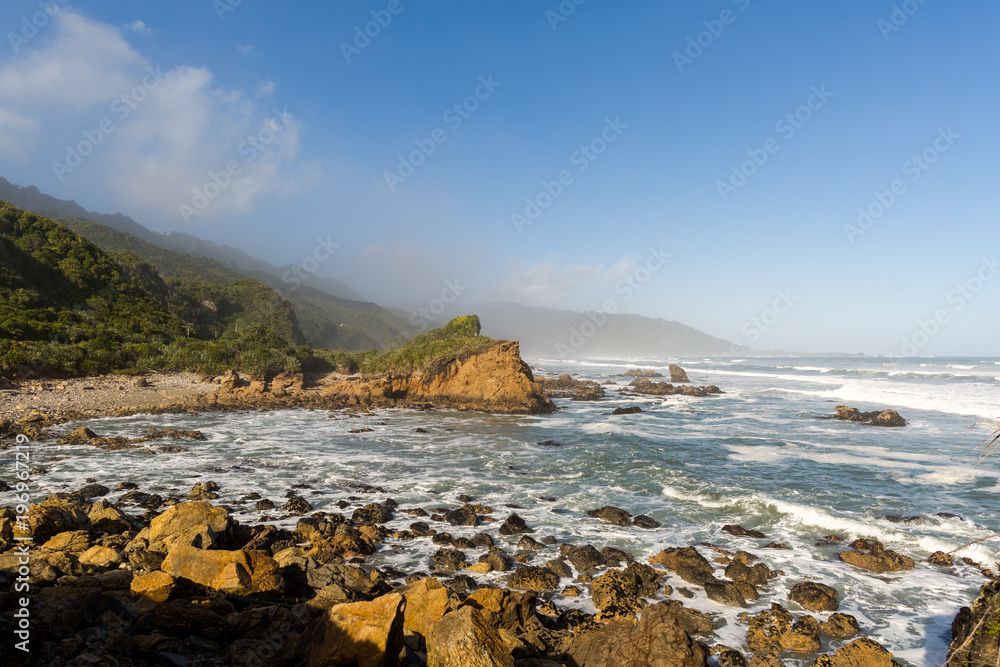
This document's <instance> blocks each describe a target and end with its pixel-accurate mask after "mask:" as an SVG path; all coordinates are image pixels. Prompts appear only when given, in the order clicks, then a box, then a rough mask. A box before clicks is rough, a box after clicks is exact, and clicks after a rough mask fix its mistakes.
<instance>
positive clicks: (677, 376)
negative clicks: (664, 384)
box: [670, 364, 691, 383]
mask: <svg viewBox="0 0 1000 667" xmlns="http://www.w3.org/2000/svg"><path fill="white" fill-rule="evenodd" d="M670 381H671V382H681V383H683V382H690V381H691V380H689V379H688V374H687V372H686V371H685V370H684V369H683V368H681V367H680V366H678V365H677V364H670Z"/></svg>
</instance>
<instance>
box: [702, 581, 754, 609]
mask: <svg viewBox="0 0 1000 667" xmlns="http://www.w3.org/2000/svg"><path fill="white" fill-rule="evenodd" d="M705 594H706V595H708V599H709V600H713V601H715V602H718V603H719V604H724V605H728V606H730V607H745V606H747V602H746V598H745V597H744V596H743V593H742V592H741V591H740V587H739V586H737V585H736V583H735V582H732V581H709V582H707V583H705Z"/></svg>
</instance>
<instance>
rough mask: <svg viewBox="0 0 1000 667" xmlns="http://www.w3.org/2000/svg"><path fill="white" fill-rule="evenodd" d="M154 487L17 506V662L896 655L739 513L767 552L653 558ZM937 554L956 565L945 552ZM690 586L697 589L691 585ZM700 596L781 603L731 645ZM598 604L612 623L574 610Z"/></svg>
mask: <svg viewBox="0 0 1000 667" xmlns="http://www.w3.org/2000/svg"><path fill="white" fill-rule="evenodd" d="M78 431H83V429H78ZM74 434H76V435H77V437H84V436H86V435H87V434H85V433H78V432H74ZM199 436H200V434H199V433H197V432H189V433H185V434H179V435H177V436H176V437H177V438H179V439H183V438H195V439H196V438H198V437H199ZM304 486H307V485H303V486H300V487H299V488H303V487H304ZM135 487H136V485H135V484H130V483H124V484H121V485H119V489H118V490H119V491H127V492H126V493H125V494H124V495H122V496H120V497H119V499H118V501H117V502H115V503H111V502H109V501H108V500H106V499H103V498H104V496H107V495H109V493H110V492H111V491H110V489H109V488H108V487H106V486H102V485H100V484H97V483H90V484H88V485H87V486H85V487H83V488H81V489H78V490H76V491H74V492H71V493H58V494H52V495H50V496H49V497H48V498H46V499H45V500H44V501H43V502H41V503H39V504H33V505H31V506H30V508H29V509H28V512H27V516H28V518H27V520H26V521H24V522H21V521H19V519H18V517H17V514H16V513H15V511H14V510H12V509H4V510H0V585H2V586H3V587H4V589H5V590H8V591H10V593H9V594H8V595H7V596H4V597H3V598H0V608H2V609H3V616H2V620H0V633H2V634H3V635H4V636H5V637H10V636H12V635H13V633H14V630H15V629H16V627H15V626H16V619H15V618H14V616H13V612H14V610H15V609H16V606H17V601H16V600H17V596H15V595H14V594H13V592H14V590H15V584H16V583H17V582H20V581H23V582H25V584H26V586H27V587H28V588H30V594H31V607H30V609H31V616H30V619H31V623H30V632H31V635H30V637H31V644H30V645H31V647H32V652H31V660H30V661H28V660H25V659H24V656H23V655H19V653H18V652H16V651H14V652H8V653H7V655H6V656H5V662H4V664H33V665H70V664H74V665H84V664H102V665H144V664H173V665H248V666H249V665H265V664H267V665H274V666H276V667H280V666H284V665H289V666H290V665H343V666H345V667H346V666H348V665H355V664H357V665H407V666H410V665H413V666H418V665H431V666H458V665H505V666H514V665H516V666H519V667H557V666H567V667H568V666H574V665H575V666H577V667H592V666H608V667H610V666H612V665H614V666H620V665H631V666H634V667H639V666H645V665H650V666H652V665H679V666H685V667H686V666H691V667H694V666H697V667H703V666H706V665H709V664H710V659H712V660H714V661H715V662H712V663H711V664H716V663H717V664H719V665H721V666H725V667H734V666H739V665H755V666H773V665H781V664H784V663H783V662H782V660H786V659H797V660H798V661H802V660H807V662H800V664H810V665H815V666H816V667H830V666H833V667H841V666H842V667H848V666H851V667H864V666H886V667H889V666H891V665H894V664H896V663H895V662H893V661H892V655H891V653H889V652H888V651H887V650H885V649H884V648H883V647H882V646H880V645H879V644H878V643H877V642H875V641H873V640H871V639H870V638H867V637H865V636H864V631H863V629H862V628H861V624H860V623H859V622H858V620H857V619H856V618H854V617H853V616H851V615H849V614H845V613H841V612H840V611H838V610H839V608H840V603H841V601H842V599H843V596H844V593H842V592H841V591H838V590H837V589H835V588H834V587H832V586H829V585H826V584H824V583H822V582H821V581H816V580H814V579H812V578H809V577H805V578H803V579H802V580H801V581H798V582H797V583H795V584H794V585H792V586H790V591H789V592H788V593H787V597H785V596H783V595H782V596H778V595H775V593H776V591H775V588H774V583H773V582H774V581H775V580H776V579H777V578H779V577H782V576H783V575H784V573H782V572H780V571H776V570H773V569H772V568H771V567H769V565H768V560H769V559H768V557H767V554H768V552H770V551H773V550H775V549H784V548H787V547H785V546H784V545H781V544H777V543H774V542H769V541H768V540H767V538H766V536H765V535H764V534H763V533H760V532H758V531H755V530H753V529H747V528H743V527H741V526H737V525H728V526H725V527H723V529H722V531H723V532H726V533H728V534H730V535H732V536H736V537H739V538H741V539H742V540H744V541H745V549H739V550H735V551H733V550H727V549H724V548H722V547H719V546H717V545H714V544H710V543H699V544H695V545H688V546H683V547H677V546H668V545H664V548H663V549H662V550H661V551H660V552H659V553H657V554H656V555H655V556H653V557H651V558H649V559H648V561H647V562H641V560H640V559H638V558H637V557H636V556H635V555H634V554H632V553H629V552H628V551H626V550H622V549H617V548H613V547H610V546H601V545H599V544H598V545H593V544H585V543H569V542H562V543H559V542H558V541H557V540H556V539H555V538H554V537H553V536H551V535H541V534H539V533H538V532H536V531H535V529H533V528H532V527H531V526H530V525H528V524H526V523H525V521H524V520H523V519H521V517H520V516H518V514H517V511H516V509H514V510H513V511H512V510H510V509H502V510H501V509H500V508H493V507H488V506H484V505H481V504H478V503H476V502H475V499H473V498H468V497H461V496H459V497H456V498H455V500H454V501H452V502H450V503H447V504H445V505H443V506H438V507H426V508H425V507H418V506H414V507H408V506H402V505H400V504H399V503H397V502H396V501H395V500H393V499H392V498H391V497H384V498H383V499H382V500H381V501H380V502H365V500H364V497H363V495H362V496H358V495H352V496H348V497H347V498H345V499H343V500H341V501H340V502H339V503H338V507H340V508H341V509H342V510H343V512H342V513H338V512H323V511H318V512H317V511H313V508H312V507H311V505H310V504H309V503H308V501H306V500H305V499H304V498H303V497H302V496H301V495H299V493H300V491H298V490H297V489H296V488H294V487H293V488H292V489H290V490H289V492H288V494H287V500H286V502H285V503H284V504H283V505H282V507H281V508H280V512H281V514H282V515H283V516H284V517H286V518H287V517H289V516H292V517H299V518H298V519H297V523H296V524H295V526H294V528H291V529H283V528H279V527H276V526H275V525H272V524H270V523H264V524H255V525H241V524H240V523H239V522H238V521H235V520H234V519H233V518H232V517H231V516H230V510H229V509H228V508H227V507H226V506H223V505H219V504H213V503H212V502H211V501H213V500H216V499H217V498H219V494H218V493H217V492H219V491H220V489H219V487H218V486H217V485H216V484H215V483H213V482H199V483H197V484H196V485H195V486H194V488H192V490H191V492H190V493H189V494H188V495H187V496H185V497H180V496H173V497H168V498H162V497H160V496H156V495H154V494H148V493H144V492H143V491H142V490H141V489H138V488H135ZM356 490H357V491H360V492H361V493H362V494H364V493H365V492H369V493H373V494H374V493H378V492H380V491H381V490H380V489H366V488H364V487H363V485H361V486H359V487H358V489H356ZM382 495H383V496H385V495H386V494H384V492H383V493H382ZM255 501H256V502H257V503H258V508H259V509H262V510H267V509H274V510H275V511H278V508H276V507H275V506H274V504H273V503H270V501H267V500H266V499H260V497H259V496H258V495H257V494H250V495H249V496H246V497H244V498H240V499H239V500H238V501H236V502H238V503H253V502H255ZM261 503H266V504H263V505H262V504H261ZM137 512H141V513H137ZM588 514H589V515H590V516H591V517H592V520H594V521H603V522H609V523H611V524H614V525H618V526H630V527H632V528H633V529H636V530H643V529H647V528H653V527H657V526H658V525H659V524H657V523H656V522H655V521H653V520H652V519H650V518H649V517H642V516H636V517H633V516H632V515H631V514H630V513H629V512H627V511H626V510H624V509H621V508H616V507H602V508H598V509H595V510H593V511H591V512H589V513H588ZM401 517H409V518H412V522H410V523H409V524H408V527H406V528H403V529H394V530H390V529H388V528H387V527H386V526H385V524H387V523H389V522H390V521H393V520H394V519H399V518H401ZM453 532H454V533H465V534H471V537H465V536H458V537H456V536H455V535H454V534H453ZM24 538H30V541H21V540H23V539H24ZM823 539H824V540H826V541H828V542H829V543H830V544H832V545H835V546H837V547H839V548H840V550H839V551H838V552H837V553H838V557H839V558H840V559H841V560H843V561H844V562H847V563H850V564H851V565H852V566H854V567H856V568H859V570H863V571H866V572H868V573H870V575H871V576H880V575H882V574H883V573H887V572H899V571H904V570H907V569H912V568H913V567H914V561H913V560H912V559H910V558H908V557H907V556H905V555H902V554H898V553H895V552H893V551H890V550H887V549H885V548H884V547H883V546H882V545H881V544H878V543H873V542H870V541H867V540H864V539H860V538H859V539H856V540H855V541H854V542H851V543H850V544H847V542H846V538H842V537H839V536H835V535H831V536H826V537H824V538H823ZM423 540H426V541H429V542H430V543H432V544H433V545H434V548H435V549H436V550H435V551H434V553H433V556H432V557H431V558H429V559H428V560H427V562H426V563H424V566H425V568H426V569H423V570H420V571H410V572H401V571H398V570H396V569H394V568H392V567H386V566H384V565H383V566H381V567H376V566H373V565H371V564H370V563H369V562H368V560H369V559H370V557H371V556H373V555H375V554H376V553H378V552H380V551H382V550H386V549H399V548H403V547H404V545H406V544H407V543H408V542H412V541H423ZM25 544H27V545H28V548H25V547H24V545H25ZM930 560H931V563H933V564H935V566H938V567H951V566H952V562H951V561H950V559H949V558H948V557H947V556H945V555H944V554H935V555H934V556H933V557H932V558H931V559H930ZM497 574H499V576H500V577H501V578H500V579H499V580H497V579H496V575H497ZM484 575H493V578H492V579H489V580H488V581H487V580H484V578H483V576H484ZM668 578H669V579H670V581H673V582H675V583H677V580H678V579H679V580H680V581H681V582H683V585H677V586H676V588H675V587H674V586H671V585H670V583H667V579H668ZM498 583H499V584H500V585H497V584H498ZM786 583H787V582H786ZM995 588H996V585H995V583H991V584H988V585H987V586H986V587H984V595H986V594H987V593H988V594H989V596H990V598H989V599H990V602H989V603H977V606H975V607H974V608H973V609H974V611H969V610H963V611H962V612H961V613H960V614H959V617H958V618H957V619H956V622H955V623H956V628H957V629H956V635H955V636H956V640H955V645H954V646H953V652H956V656H958V657H959V658H962V659H964V658H965V657H969V656H975V657H976V658H977V659H980V658H982V657H983V656H985V655H987V654H989V650H990V648H989V646H988V645H984V641H983V638H985V639H986V640H988V641H993V640H994V639H995V637H994V636H993V635H990V634H989V633H985V634H984V633H983V632H982V631H981V630H982V628H980V627H979V626H984V627H985V626H988V628H987V629H989V628H992V627H994V625H995V621H993V620H992V619H993V617H994V616H995V615H996V613H997V612H996V602H995V598H996V590H995ZM698 589H701V590H703V591H704V593H705V594H706V595H707V596H708V599H710V600H713V601H715V602H717V603H719V604H722V605H726V606H729V607H734V608H737V609H738V608H743V607H746V606H748V604H749V603H751V602H755V601H758V600H760V599H761V598H764V599H768V598H770V599H771V606H770V608H769V609H767V610H765V611H760V612H758V613H756V614H749V613H743V614H741V615H740V617H739V622H740V624H742V625H745V626H746V629H745V637H746V639H745V643H744V644H743V645H741V646H725V645H721V644H718V643H714V642H712V641H711V640H710V639H709V635H710V634H711V633H712V632H713V631H714V630H715V629H716V627H717V625H718V623H719V620H720V619H719V618H718V617H717V616H716V615H715V614H710V613H705V612H702V611H700V610H698V609H696V608H693V607H691V606H689V605H688V604H685V603H684V602H683V600H678V599H676V598H672V599H669V598H668V599H665V598H667V597H668V596H671V595H673V594H674V593H676V594H677V595H679V596H680V597H681V598H684V599H690V598H692V597H693V596H694V593H693V591H694V590H698ZM581 599H586V600H588V601H589V603H590V605H592V608H593V609H594V610H595V612H596V613H587V612H585V611H583V610H581V608H580V606H579V605H578V604H566V602H567V601H577V600H581ZM984 615H985V616H987V617H988V618H987V619H986V620H985V621H984V620H982V618H983V616H984ZM977 624H978V625H977ZM984 624H985V625H984ZM977 630H980V632H978V634H977V633H976V631H977ZM977 636H981V639H978V640H977V639H976V637H977ZM831 643H832V645H833V646H834V647H835V648H830V647H831ZM993 644H994V645H995V644H996V642H995V641H993ZM824 649H827V653H824V654H820V652H821V651H822V650H824ZM990 655H993V656H995V655H996V651H995V648H994V649H993V653H992V654H990ZM953 664H955V665H959V664H972V663H966V662H961V661H956V662H954V663H953ZM975 664H979V663H978V662H977V663H975Z"/></svg>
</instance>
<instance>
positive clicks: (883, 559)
mask: <svg viewBox="0 0 1000 667" xmlns="http://www.w3.org/2000/svg"><path fill="white" fill-rule="evenodd" d="M837 556H838V557H839V558H840V560H842V561H844V562H845V563H850V564H851V565H854V566H856V567H860V568H864V569H866V570H871V571H872V572H877V573H879V574H883V573H885V572H902V571H903V570H912V569H913V568H914V566H915V564H914V562H913V559H912V558H910V557H909V556H903V555H902V554H898V553H896V552H895V551H889V550H887V549H886V548H885V547H883V546H882V545H881V544H880V543H879V542H874V543H864V544H857V543H856V550H855V551H842V552H840V553H839V554H837Z"/></svg>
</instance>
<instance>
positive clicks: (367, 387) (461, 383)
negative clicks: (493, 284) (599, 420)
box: [322, 342, 555, 414]
mask: <svg viewBox="0 0 1000 667" xmlns="http://www.w3.org/2000/svg"><path fill="white" fill-rule="evenodd" d="M322 393H323V396H324V398H325V399H327V400H329V401H333V402H337V403H344V404H347V405H358V406H371V407H390V406H403V405H408V404H414V403H432V404H434V405H439V406H445V407H451V408H455V409H458V410H478V411H481V412H494V413H501V414H540V413H545V412H552V411H553V410H555V406H554V405H553V404H552V401H551V400H550V399H549V398H548V397H547V396H546V395H545V394H544V392H543V391H542V389H541V387H539V385H538V384H537V383H536V382H535V378H534V376H533V375H532V373H531V369H530V368H528V365H527V364H526V363H524V361H523V360H522V359H521V356H520V353H519V349H518V344H517V342H500V343H497V344H496V345H493V346H492V347H488V348H486V349H484V350H479V351H475V352H469V353H466V354H462V355H459V356H456V357H444V358H441V359H437V360H435V361H434V362H433V363H432V364H431V366H430V368H428V369H427V370H426V371H422V372H417V373H411V374H409V375H393V374H391V375H387V376H385V377H382V378H378V379H374V380H346V381H343V382H339V383H337V384H334V385H332V386H331V387H329V388H327V389H325V390H323V392H322Z"/></svg>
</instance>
